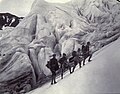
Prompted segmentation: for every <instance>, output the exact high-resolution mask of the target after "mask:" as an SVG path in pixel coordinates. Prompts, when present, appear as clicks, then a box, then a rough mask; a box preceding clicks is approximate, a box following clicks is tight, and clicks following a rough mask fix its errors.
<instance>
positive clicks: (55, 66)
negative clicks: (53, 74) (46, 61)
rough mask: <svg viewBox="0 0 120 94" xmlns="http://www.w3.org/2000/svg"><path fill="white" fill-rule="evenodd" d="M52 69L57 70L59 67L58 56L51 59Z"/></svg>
mask: <svg viewBox="0 0 120 94" xmlns="http://www.w3.org/2000/svg"><path fill="white" fill-rule="evenodd" d="M50 69H51V70H52V71H57V70H58V69H59V65H58V61H57V59H56V58H52V59H50Z"/></svg>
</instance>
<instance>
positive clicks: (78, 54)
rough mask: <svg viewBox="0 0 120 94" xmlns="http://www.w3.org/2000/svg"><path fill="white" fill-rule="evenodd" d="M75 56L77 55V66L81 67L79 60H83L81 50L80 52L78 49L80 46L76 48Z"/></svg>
mask: <svg viewBox="0 0 120 94" xmlns="http://www.w3.org/2000/svg"><path fill="white" fill-rule="evenodd" d="M77 56H78V58H77V59H78V61H77V62H78V63H79V68H81V67H82V66H81V62H82V60H83V56H82V52H81V50H80V48H78V50H77Z"/></svg>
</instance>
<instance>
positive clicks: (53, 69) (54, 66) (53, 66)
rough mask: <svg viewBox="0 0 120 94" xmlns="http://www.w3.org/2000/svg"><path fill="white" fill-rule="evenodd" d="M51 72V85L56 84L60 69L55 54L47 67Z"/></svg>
mask: <svg viewBox="0 0 120 94" xmlns="http://www.w3.org/2000/svg"><path fill="white" fill-rule="evenodd" d="M46 66H47V67H48V68H49V69H50V71H51V72H52V80H51V85H52V84H53V82H54V84H56V83H57V82H56V71H57V70H58V69H59V65H58V60H57V59H56V54H53V58H52V59H50V61H49V62H48V65H46Z"/></svg>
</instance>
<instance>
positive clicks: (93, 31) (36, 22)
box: [0, 0, 120, 92]
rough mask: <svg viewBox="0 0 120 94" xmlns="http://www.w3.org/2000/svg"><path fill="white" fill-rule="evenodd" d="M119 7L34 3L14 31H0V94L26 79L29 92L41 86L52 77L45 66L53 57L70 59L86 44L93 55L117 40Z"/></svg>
mask: <svg viewBox="0 0 120 94" xmlns="http://www.w3.org/2000/svg"><path fill="white" fill-rule="evenodd" d="M119 6H120V3H119V2H117V1H115V0H72V1H70V2H68V3H65V4H61V3H48V2H46V1H44V0H35V1H34V3H33V5H32V7H31V11H30V13H29V14H28V15H27V16H26V17H25V18H24V19H23V20H22V21H21V22H20V23H19V24H18V25H17V27H15V28H8V29H5V30H0V52H1V56H0V68H1V69H0V74H1V75H2V76H0V88H2V89H1V90H0V92H5V91H9V89H10V90H13V91H14V88H15V87H16V86H18V84H19V83H21V84H20V85H19V86H21V87H22V86H23V84H25V83H27V82H26V79H28V80H29V86H31V88H32V89H33V88H35V87H36V84H41V83H38V82H41V81H42V80H43V79H45V78H46V77H47V76H49V75H50V74H51V72H50V71H49V69H47V68H46V66H45V65H46V63H47V61H48V60H49V59H50V58H51V55H52V54H53V53H56V54H57V58H58V59H59V58H60V56H61V54H62V53H66V54H67V56H68V57H69V56H70V55H71V52H72V51H73V50H77V49H78V48H81V45H82V44H83V43H86V42H88V41H90V42H91V48H90V49H91V51H92V52H93V53H94V52H96V51H97V52H98V51H100V50H101V48H103V47H106V45H109V43H111V42H114V41H115V40H117V39H118V38H119V37H120V32H119V30H120V21H119V20H120V7H119ZM21 63H22V64H23V65H21ZM16 64H17V65H16ZM16 66H19V67H17V69H16V68H15V67H16ZM91 66H92V64H91ZM21 68H22V69H21ZM3 70H6V71H7V72H5V71H3ZM25 71H26V72H25ZM6 75H7V78H6ZM11 76H12V77H11ZM25 78H26V79H25ZM15 79H16V80H15ZM21 79H23V80H21ZM6 82H10V84H7V83H6ZM31 88H29V90H31ZM23 89H24V88H23ZM29 90H27V91H29Z"/></svg>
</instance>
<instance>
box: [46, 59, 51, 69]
mask: <svg viewBox="0 0 120 94" xmlns="http://www.w3.org/2000/svg"><path fill="white" fill-rule="evenodd" d="M46 67H47V68H49V69H50V61H47V64H46Z"/></svg>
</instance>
